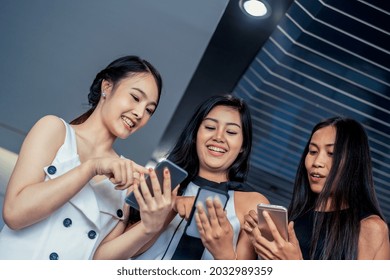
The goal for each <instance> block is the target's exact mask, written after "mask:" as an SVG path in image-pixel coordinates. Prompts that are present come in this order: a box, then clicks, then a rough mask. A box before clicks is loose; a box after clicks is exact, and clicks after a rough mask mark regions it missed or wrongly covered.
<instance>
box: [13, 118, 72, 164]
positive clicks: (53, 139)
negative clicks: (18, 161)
mask: <svg viewBox="0 0 390 280" xmlns="http://www.w3.org/2000/svg"><path fill="white" fill-rule="evenodd" d="M65 134H66V129H65V126H64V123H63V122H62V120H61V119H59V118H58V117H56V116H53V115H47V116H44V117H42V118H41V119H39V120H38V121H37V122H36V123H35V124H34V126H33V127H32V128H31V130H30V131H29V133H28V134H27V136H26V139H25V140H24V142H23V145H22V148H21V151H20V156H22V157H23V156H24V155H25V154H26V155H28V156H32V157H33V158H35V157H36V156H39V154H41V153H44V154H46V155H50V154H53V153H55V152H56V151H57V150H58V148H59V147H60V146H61V145H62V144H63V143H64V139H65Z"/></svg>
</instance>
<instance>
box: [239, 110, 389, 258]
mask: <svg viewBox="0 0 390 280" xmlns="http://www.w3.org/2000/svg"><path fill="white" fill-rule="evenodd" d="M264 217H265V219H266V220H267V223H268V225H269V226H270V228H271V231H272V230H273V236H274V239H275V240H274V241H268V240H267V239H265V238H264V237H263V236H261V232H260V230H259V229H258V227H257V226H256V225H257V222H256V221H257V214H256V212H255V211H253V210H252V211H250V212H249V213H248V215H246V222H245V231H246V233H247V234H248V235H249V236H250V239H251V240H252V244H253V246H254V247H255V250H256V252H257V253H258V255H259V256H260V257H261V258H263V259H320V260H326V259H336V260H337V259H390V245H389V234H388V228H387V225H386V222H385V221H384V218H383V215H382V213H381V210H380V208H379V204H378V201H377V198H376V194H375V189H374V184H373V177H372V166H371V157H370V149H369V145H368V139H367V135H366V132H365V130H364V128H363V127H362V125H361V124H360V123H358V122H357V121H355V120H352V119H346V118H340V117H335V118H330V119H327V120H325V121H323V122H320V123H319V124H317V125H316V126H315V127H314V128H313V131H312V133H311V137H310V140H309V142H308V143H307V145H306V147H305V150H304V152H303V155H302V157H301V160H300V163H299V166H298V170H297V174H296V178H295V183H294V191H293V197H292V201H291V203H290V206H289V220H290V221H291V222H290V223H289V226H288V231H289V240H288V241H287V240H284V239H283V238H282V237H281V236H280V234H279V233H278V231H277V230H276V228H275V225H274V223H273V222H272V220H271V219H270V217H269V215H268V214H267V213H265V214H264Z"/></svg>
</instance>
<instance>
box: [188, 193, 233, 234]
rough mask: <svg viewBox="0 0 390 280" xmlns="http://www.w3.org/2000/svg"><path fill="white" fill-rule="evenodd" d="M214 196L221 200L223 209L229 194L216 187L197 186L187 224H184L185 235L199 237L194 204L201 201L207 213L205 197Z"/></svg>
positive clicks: (212, 197)
mask: <svg viewBox="0 0 390 280" xmlns="http://www.w3.org/2000/svg"><path fill="white" fill-rule="evenodd" d="M216 196H217V197H218V198H219V200H220V201H221V203H222V205H223V209H225V207H226V203H227V201H228V200H229V195H228V194H227V193H226V192H223V191H220V190H218V189H214V188H211V187H202V188H199V190H198V194H197V195H196V198H195V202H194V206H193V207H192V211H191V214H190V218H189V220H188V222H187V225H186V228H185V233H186V234H187V235H189V236H192V237H197V238H200V235H199V230H198V227H197V225H196V221H195V213H196V212H197V211H198V210H197V209H196V205H197V204H198V202H201V203H202V204H203V208H204V209H205V211H206V213H207V207H206V199H207V198H209V197H210V198H211V199H214V198H215V197H216ZM207 214H208V213H207Z"/></svg>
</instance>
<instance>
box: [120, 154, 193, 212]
mask: <svg viewBox="0 0 390 280" xmlns="http://www.w3.org/2000/svg"><path fill="white" fill-rule="evenodd" d="M165 167H167V168H168V170H169V172H170V174H171V187H172V189H173V188H175V187H176V186H177V185H179V184H180V183H181V182H183V180H184V179H185V178H186V177H187V176H188V173H187V171H185V170H184V169H183V168H181V167H180V166H178V165H176V164H174V163H173V162H171V161H170V160H168V159H164V160H162V161H160V162H159V163H158V164H157V165H156V167H155V168H154V171H155V172H156V176H157V179H158V181H159V183H160V187H161V188H162V187H163V182H164V175H163V174H164V169H165ZM145 181H146V185H147V186H148V188H149V191H150V193H151V194H152V195H153V188H152V182H151V180H150V177H149V175H146V176H145ZM125 201H126V203H128V204H130V206H131V207H133V208H135V209H137V210H139V205H138V202H137V199H136V198H135V196H134V192H131V193H130V194H129V195H128V196H127V197H126V199H125Z"/></svg>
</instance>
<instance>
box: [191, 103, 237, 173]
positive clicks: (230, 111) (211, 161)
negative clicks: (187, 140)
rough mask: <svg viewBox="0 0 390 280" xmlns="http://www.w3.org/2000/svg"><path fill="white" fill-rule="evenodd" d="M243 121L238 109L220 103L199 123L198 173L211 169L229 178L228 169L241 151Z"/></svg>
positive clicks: (197, 140) (197, 142)
mask: <svg viewBox="0 0 390 280" xmlns="http://www.w3.org/2000/svg"><path fill="white" fill-rule="evenodd" d="M242 144H243V133H242V122H241V117H240V113H239V112H238V111H237V109H235V108H232V107H229V106H223V105H219V106H216V107H214V108H213V109H212V110H211V111H210V112H209V114H208V115H207V116H206V117H205V119H204V120H203V121H202V123H201V124H200V127H199V129H198V132H197V136H196V149H197V153H198V157H199V176H201V177H208V176H207V175H206V174H210V173H212V175H214V176H213V177H215V175H217V174H219V175H221V176H222V177H224V178H222V177H221V179H220V181H223V180H226V179H227V170H228V168H229V167H230V166H231V165H232V164H233V162H234V161H235V160H236V158H237V156H238V154H239V153H240V152H241V149H242Z"/></svg>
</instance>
